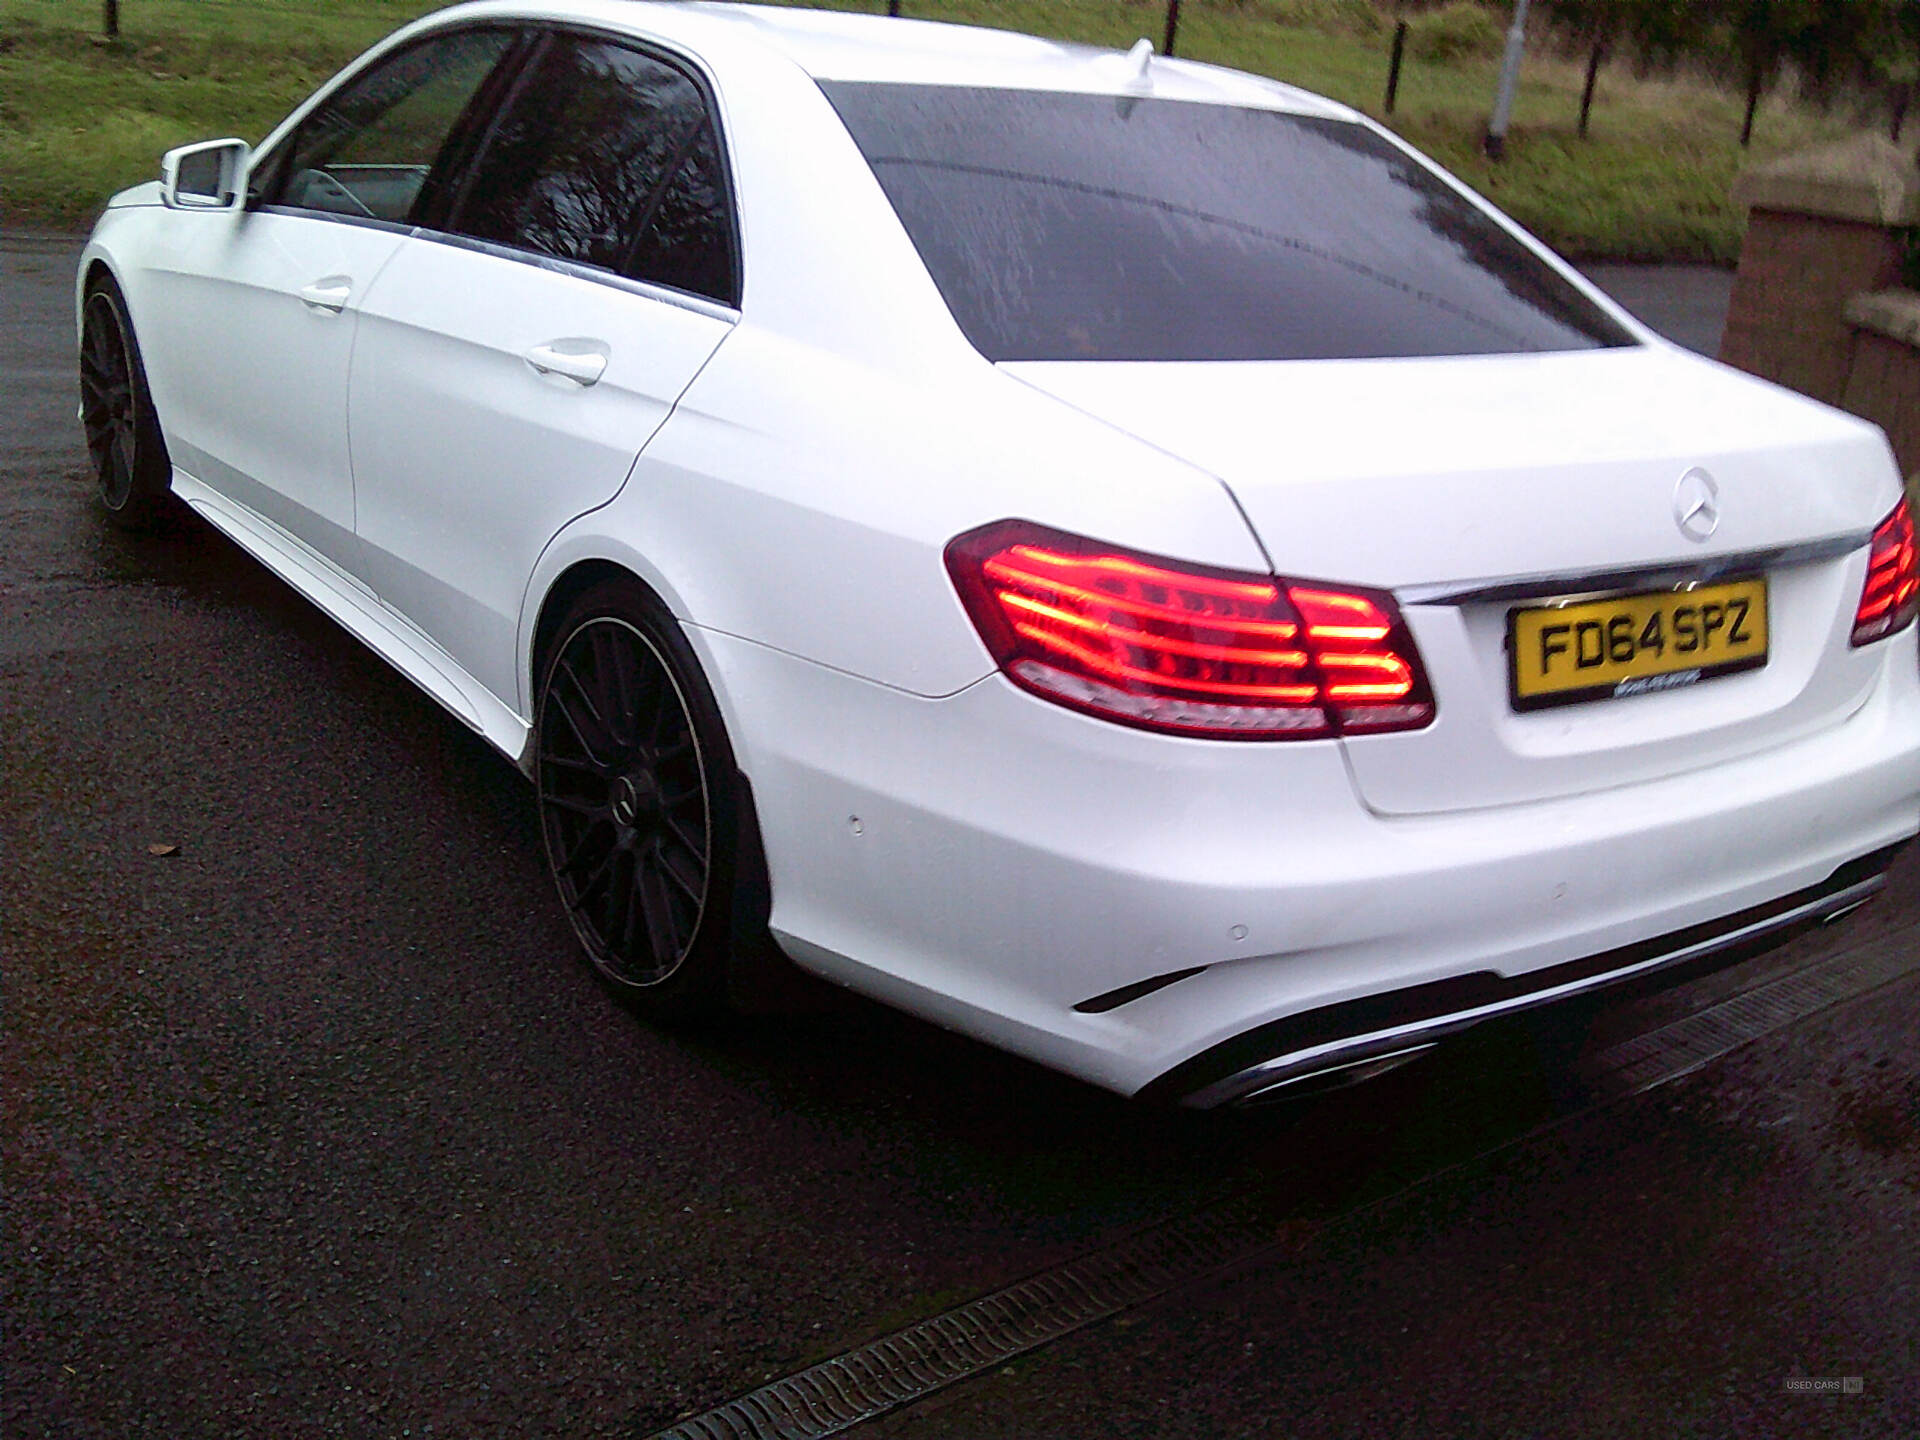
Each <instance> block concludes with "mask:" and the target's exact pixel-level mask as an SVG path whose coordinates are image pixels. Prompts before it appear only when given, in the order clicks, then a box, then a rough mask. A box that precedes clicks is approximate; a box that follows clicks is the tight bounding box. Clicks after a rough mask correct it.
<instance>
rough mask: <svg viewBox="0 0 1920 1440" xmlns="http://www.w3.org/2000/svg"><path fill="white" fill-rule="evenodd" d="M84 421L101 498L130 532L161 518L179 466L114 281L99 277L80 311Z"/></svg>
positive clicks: (82, 415) (110, 511)
mask: <svg viewBox="0 0 1920 1440" xmlns="http://www.w3.org/2000/svg"><path fill="white" fill-rule="evenodd" d="M81 315H82V324H81V332H80V422H81V425H82V427H83V428H84V429H85V431H86V435H87V451H88V453H89V454H90V455H91V456H92V457H93V470H94V476H95V479H96V481H97V483H98V486H99V494H100V503H101V504H102V505H103V506H105V507H106V511H107V515H108V518H109V519H111V520H112V521H113V522H114V523H115V524H116V525H120V526H122V527H124V528H126V529H129V530H138V529H144V528H146V527H148V526H150V525H152V524H153V523H154V522H155V521H156V520H158V519H159V518H160V516H161V513H162V510H163V508H164V505H165V502H166V497H167V491H168V488H169V486H170V485H171V483H172V478H173V466H172V462H171V461H170V460H169V459H168V458H167V447H166V442H165V440H164V439H162V438H161V435H160V426H159V422H158V421H157V420H156V419H155V418H154V413H153V398H152V396H151V394H150V393H149V392H148V390H147V376H146V370H145V367H144V366H143V365H142V364H141V360H140V348H139V346H138V345H137V344H136V343H135V341H134V338H133V327H132V326H131V325H130V324H129V323H128V320H127V312H126V306H125V305H124V303H123V302H122V301H121V298H120V292H119V290H118V289H117V287H115V286H114V284H113V282H112V281H110V280H96V281H95V282H94V283H93V285H92V286H90V287H89V289H88V291H87V297H86V302H85V306H84V308H83V309H82V311H81Z"/></svg>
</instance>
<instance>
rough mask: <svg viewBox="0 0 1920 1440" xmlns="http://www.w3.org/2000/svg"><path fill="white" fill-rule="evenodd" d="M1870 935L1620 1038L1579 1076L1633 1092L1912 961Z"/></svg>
mask: <svg viewBox="0 0 1920 1440" xmlns="http://www.w3.org/2000/svg"><path fill="white" fill-rule="evenodd" d="M1876 943H1877V944H1879V945H1880V946H1881V947H1882V948H1881V949H1880V951H1879V953H1877V954H1875V953H1871V950H1870V948H1868V947H1863V951H1864V952H1865V953H1863V951H1853V952H1843V953H1842V954H1839V955H1835V956H1832V957H1831V958H1829V959H1826V960H1822V961H1820V962H1818V963H1817V964H1813V965H1809V966H1807V967H1806V968H1805V969H1804V970H1795V971H1792V972H1791V973H1789V974H1786V975H1782V976H1781V977H1780V978H1779V979H1777V980H1770V981H1768V982H1767V983H1766V984H1764V985H1757V986H1755V987H1754V988H1753V989H1751V990H1746V991H1742V992H1741V993H1740V994H1738V995H1734V996H1731V997H1729V998H1728V999H1725V1000H1722V1001H1720V1002H1719V1003H1718V1004H1716V1005H1709V1006H1708V1007H1707V1008H1706V1009H1704V1010H1701V1011H1698V1012H1697V1013H1695V1014H1692V1015H1688V1016H1684V1017H1683V1018H1681V1019H1679V1020H1675V1021H1673V1022H1672V1023H1671V1024H1668V1025H1663V1026H1661V1027H1660V1028H1659V1029H1657V1030H1650V1031H1648V1032H1647V1033H1646V1034H1644V1035H1635V1036H1632V1037H1630V1038H1629V1039H1626V1040H1622V1041H1621V1042H1620V1043H1619V1044H1617V1045H1613V1046H1611V1047H1609V1048H1608V1049H1605V1050H1602V1051H1600V1052H1599V1053H1598V1054H1596V1055H1594V1056H1592V1057H1591V1058H1590V1059H1589V1060H1588V1061H1586V1062H1585V1063H1584V1064H1583V1065H1582V1066H1580V1067H1579V1069H1580V1072H1581V1075H1582V1078H1584V1079H1586V1080H1588V1081H1589V1082H1591V1083H1592V1084H1593V1085H1594V1087H1595V1088H1596V1089H1597V1090H1599V1091H1600V1092H1601V1093H1603V1094H1605V1095H1607V1096H1609V1097H1619V1096H1625V1095H1635V1094H1638V1093H1639V1092H1640V1091H1642V1090H1650V1089H1652V1088H1653V1087H1654V1086H1656V1085H1664V1084H1666V1083H1667V1082H1668V1081H1669V1080H1678V1079H1679V1078H1680V1077H1681V1076H1683V1075H1691V1074H1692V1073H1693V1072H1694V1071H1695V1070H1698V1069H1699V1068H1700V1067H1701V1066H1703V1065H1706V1064H1710V1063H1711V1062H1713V1061H1715V1060H1718V1059H1719V1058H1720V1057H1721V1056H1722V1055H1725V1054H1727V1053H1728V1052H1729V1051H1732V1050H1737V1049H1738V1048H1739V1047H1740V1046H1742V1045H1745V1044H1747V1043H1748V1042H1749V1041H1753V1040H1758V1039H1759V1038H1760V1037H1761V1036H1763V1035H1768V1034H1771V1033H1772V1032H1773V1031H1775V1030H1778V1029H1780V1028H1781V1027H1783V1026H1786V1025H1790V1024H1792V1023H1793V1022H1794V1021H1796V1020H1801V1019H1804V1018H1805V1017H1807V1016H1809V1015H1812V1014H1814V1013H1815V1012H1817V1011H1820V1010H1824V1009H1826V1008H1827V1007H1828V1006H1830V1005H1835V1004H1838V1003H1839V1002H1840V1001H1842V1000H1847V999H1851V998H1852V997H1853V996H1855V995H1864V994H1866V993H1867V991H1869V990H1877V989H1879V988H1880V987H1881V986H1882V985H1885V984H1887V983H1888V982H1890V981H1893V980H1898V979H1899V978H1900V977H1901V976H1903V975H1906V974H1909V973H1911V972H1912V971H1913V970H1914V969H1915V967H1916V960H1915V957H1914V956H1913V955H1912V954H1910V953H1908V952H1906V951H1905V950H1903V949H1902V948H1901V946H1900V944H1899V943H1898V941H1897V940H1887V941H1882V942H1876Z"/></svg>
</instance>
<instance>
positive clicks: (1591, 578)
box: [1393, 529, 1873, 605]
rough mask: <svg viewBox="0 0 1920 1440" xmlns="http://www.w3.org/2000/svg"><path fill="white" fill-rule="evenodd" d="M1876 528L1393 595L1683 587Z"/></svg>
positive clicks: (1852, 541)
mask: <svg viewBox="0 0 1920 1440" xmlns="http://www.w3.org/2000/svg"><path fill="white" fill-rule="evenodd" d="M1872 541H1873V531H1872V530H1871V529H1865V530H1850V531H1848V532H1847V533H1846V534H1844V535H1830V536H1828V537H1827V538H1825V539H1823V540H1809V541H1806V542H1804V543H1801V544H1797V545H1776V546H1774V547H1772V548H1770V549H1766V550H1743V551H1741V552H1739V553H1738V554H1729V555H1715V556H1712V557H1711V558H1708V559H1703V560H1696V561H1691V562H1686V563H1675V562H1672V561H1669V562H1666V563H1664V564H1656V565H1637V566H1627V567H1623V568H1620V569H1613V570H1578V571H1564V572H1560V573H1557V574H1538V575H1508V576H1502V577H1499V578H1496V579H1489V580H1466V581H1451V582H1446V583H1441V584H1435V585H1403V586H1400V587H1399V588H1397V589H1396V590H1394V592H1393V598H1394V599H1395V600H1397V601H1399V602H1400V603H1401V604H1402V605H1479V604H1489V605H1490V604H1496V603H1498V602H1500V601H1505V600H1546V599H1559V598H1564V597H1567V596H1587V595H1607V594H1617V593H1619V592H1621V591H1625V590H1680V589H1684V588H1686V587H1687V586H1689V585H1707V584H1711V583H1713V582H1714V581H1716V580H1723V579H1728V578H1732V577H1746V576H1753V575H1759V574H1764V573H1766V572H1767V571H1769V570H1773V569H1776V568H1778V567H1780V566H1782V565H1811V564H1814V563H1816V562H1818V561H1821V560H1836V559H1838V558H1839V557H1840V556H1842V555H1847V554H1851V553H1852V552H1853V551H1855V550H1859V549H1863V548H1864V547H1865V546H1867V545H1869V544H1871V543H1872Z"/></svg>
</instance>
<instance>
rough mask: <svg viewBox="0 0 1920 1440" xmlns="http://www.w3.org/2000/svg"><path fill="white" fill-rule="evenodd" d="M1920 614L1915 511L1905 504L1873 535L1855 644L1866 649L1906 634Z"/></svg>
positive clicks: (1855, 623)
mask: <svg viewBox="0 0 1920 1440" xmlns="http://www.w3.org/2000/svg"><path fill="white" fill-rule="evenodd" d="M1917 613H1920V558H1916V554H1915V551H1914V544H1913V511H1912V510H1911V509H1910V508H1908V505H1907V502H1906V501H1904V500H1902V501H1901V502H1900V503H1899V504H1898V505H1897V506H1895V507H1894V511H1893V513H1892V514H1891V515H1889V516H1888V517H1887V518H1886V519H1885V520H1883V521H1881V522H1880V528H1879V529H1877V530H1875V531H1874V532H1873V551H1872V553H1871V554H1870V555H1869V556H1868V558H1867V584H1866V589H1865V590H1864V591H1863V592H1862V593H1861V596H1860V608H1859V610H1858V611H1856V612H1855V613H1854V617H1853V643H1854V644H1856V645H1866V644H1869V643H1870V642H1872V641H1875V640H1882V639H1885V638H1886V637H1887V636H1889V635H1892V634H1894V633H1895V632H1896V631H1900V630H1904V629H1906V628H1907V626H1909V625H1911V624H1912V623H1913V617H1914V616H1915V614H1917Z"/></svg>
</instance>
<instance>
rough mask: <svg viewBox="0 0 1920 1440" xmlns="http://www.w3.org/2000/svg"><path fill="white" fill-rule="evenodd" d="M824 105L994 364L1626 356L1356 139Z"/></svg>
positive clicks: (1383, 148) (982, 100) (1274, 121)
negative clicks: (1581, 353) (1576, 353)
mask: <svg viewBox="0 0 1920 1440" xmlns="http://www.w3.org/2000/svg"><path fill="white" fill-rule="evenodd" d="M821 88H822V89H823V90H824V91H825V92H826V94H827V97H828V99H829V100H830V101H832V103H833V105H834V107H835V109H836V110H837V111H838V112H839V114H840V117H841V119H842V120H843V121H844V122H845V123H846V126H847V128H848V130H849V131H850V132H851V133H852V135H853V138H854V141H855V143H856V144H858V145H859V147H860V150H861V152H862V153H863V154H864V155H865V156H866V159H867V163H868V164H869V165H871V166H872V167H873V172H874V174H875V176H877V177H878V179H879V181H880V184H881V186H882V188H884V189H885V191H886V193H887V198H888V199H889V200H891V201H892V203H893V208H894V210H895V211H896V212H897V213H898V215H899V217H900V220H901V223H902V224H903V225H904V226H905V227H906V230H907V233H908V235H909V236H910V237H911V238H912V240H913V243H914V245H915V246H916V247H917V248H918V250H919V252H920V257H921V259H922V260H923V261H924V262H925V263H926V266H927V269H928V271H929V272H930V273H931V274H932V276H933V279H934V282H935V283H936V284H937V285H938V286H939V288H940V291H941V293H942V295H944V296H945V298H946V301H947V305H948V307H949V308H950V309H951V310H952V312H953V315H954V318H955V319H956V320H957V321H958V322H959V324H960V327H961V329H962V330H964V331H965V332H966V335H967V337H968V339H970V340H971V341H972V342H973V344H974V346H975V347H976V348H977V349H978V350H980V351H981V353H983V354H984V355H986V356H987V357H988V358H989V359H992V360H1089V359H1104V360H1299V359H1336V358H1361V357H1384V356H1416V355H1480V354H1499V353H1512V352H1520V351H1542V350H1584V349H1592V348H1595V347H1600V346H1609V345H1627V344H1632V343H1633V341H1632V337H1631V336H1630V335H1628V334H1627V333H1626V332H1625V331H1624V330H1622V329H1621V327H1620V326H1618V325H1617V324H1616V323H1615V322H1614V321H1613V320H1611V319H1610V318H1609V317H1608V316H1607V315H1606V313H1605V312H1604V311H1603V310H1601V309H1600V308H1599V306H1597V305H1595V304H1594V303H1593V302H1592V301H1590V300H1588V299H1587V298H1586V297H1585V296H1584V295H1582V294H1581V293H1580V291H1579V290H1577V289H1576V288H1575V287H1574V286H1573V285H1571V284H1570V283H1568V282H1567V281H1566V280H1565V279H1563V278H1562V277H1561V276H1560V275H1559V274H1558V273H1557V272H1556V271H1554V270H1553V268H1552V267H1551V266H1549V265H1547V264H1545V263H1544V262H1543V261H1542V260H1540V258H1539V257H1538V256H1536V255H1535V254H1533V253H1532V252H1531V251H1530V250H1529V249H1528V248H1527V247H1526V246H1524V245H1523V244H1521V243H1520V242H1519V241H1518V240H1516V239H1515V238H1514V237H1513V236H1512V235H1511V234H1509V233H1508V232H1507V230H1506V229H1505V228H1504V227H1502V226H1501V225H1500V224H1499V223H1498V222H1497V221H1496V220H1495V219H1494V218H1493V217H1492V216H1491V215H1489V214H1487V213H1486V212H1485V211H1484V210H1482V209H1481V208H1480V207H1479V206H1477V205H1475V204H1473V203H1471V202H1470V201H1469V200H1467V199H1466V198H1465V197H1463V196H1462V195H1460V194H1459V193H1458V192H1457V191H1455V190H1454V189H1453V188H1452V187H1451V186H1449V185H1448V184H1446V183H1445V182H1444V181H1443V180H1441V179H1440V178H1439V177H1438V176H1436V175H1435V174H1433V173H1432V172H1431V171H1430V170H1428V169H1427V168H1426V167H1425V166H1424V165H1422V164H1420V163H1419V162H1418V161H1417V160H1415V159H1413V158H1412V157H1411V156H1409V155H1407V154H1406V153H1405V152H1403V151H1401V150H1400V149H1399V148H1398V147H1396V146H1394V145H1393V144H1391V143H1390V142H1389V141H1387V140H1385V139H1383V138H1382V137H1380V136H1379V135H1376V134H1375V133H1373V132H1372V131H1371V130H1368V129H1367V128H1365V127H1363V126H1361V125H1358V124H1355V123H1352V122H1348V121H1341V120H1332V119H1325V118H1320V117H1315V116H1306V115H1291V114H1284V113H1277V112H1274V111H1269V110H1254V109H1246V108H1242V107H1238V106H1227V105H1213V104H1196V103H1192V102H1187V101H1174V100H1158V99H1153V98H1150V97H1137V96H1124V97H1115V96H1104V95H1079V94H1057V93H1047V92H1035V91H1022V90H991V89H975V88H969V87H963V86H922V85H898V84H873V83H850V82H823V83H822V86H821Z"/></svg>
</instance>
